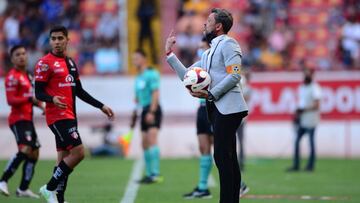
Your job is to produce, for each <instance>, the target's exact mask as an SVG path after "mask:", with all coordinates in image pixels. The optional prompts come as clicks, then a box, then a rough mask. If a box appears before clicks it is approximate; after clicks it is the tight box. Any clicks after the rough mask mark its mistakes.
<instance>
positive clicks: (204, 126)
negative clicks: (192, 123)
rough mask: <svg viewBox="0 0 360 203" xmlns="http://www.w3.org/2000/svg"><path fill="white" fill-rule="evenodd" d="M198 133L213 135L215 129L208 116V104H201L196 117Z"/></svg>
mask: <svg viewBox="0 0 360 203" xmlns="http://www.w3.org/2000/svg"><path fill="white" fill-rule="evenodd" d="M196 134H197V135H199V134H208V135H213V130H212V127H211V124H210V121H209V119H208V116H207V112H206V106H205V105H200V107H199V108H198V111H197V117H196Z"/></svg>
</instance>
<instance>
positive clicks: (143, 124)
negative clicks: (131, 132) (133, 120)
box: [141, 106, 162, 131]
mask: <svg viewBox="0 0 360 203" xmlns="http://www.w3.org/2000/svg"><path fill="white" fill-rule="evenodd" d="M149 109H150V106H146V107H144V108H143V111H142V113H141V131H147V130H148V129H149V128H151V127H157V128H160V126H161V120H162V111H161V107H160V106H158V108H157V110H156V112H155V113H154V115H155V120H154V122H153V123H147V122H146V120H145V117H146V114H147V113H148V112H149Z"/></svg>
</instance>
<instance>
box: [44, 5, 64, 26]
mask: <svg viewBox="0 0 360 203" xmlns="http://www.w3.org/2000/svg"><path fill="white" fill-rule="evenodd" d="M40 7H41V8H40V9H41V12H42V14H43V17H44V18H45V20H46V21H47V23H49V24H60V23H61V19H62V18H61V17H62V16H63V14H64V6H63V3H62V2H61V1H57V0H44V1H43V3H42V4H41V6H40Z"/></svg>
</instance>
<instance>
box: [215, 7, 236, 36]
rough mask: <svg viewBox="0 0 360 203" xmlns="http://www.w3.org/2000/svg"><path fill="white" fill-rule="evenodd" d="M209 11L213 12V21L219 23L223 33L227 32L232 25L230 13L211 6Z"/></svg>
mask: <svg viewBox="0 0 360 203" xmlns="http://www.w3.org/2000/svg"><path fill="white" fill-rule="evenodd" d="M211 13H215V22H216V23H221V24H222V26H223V30H224V33H225V34H227V33H228V32H229V30H230V29H231V27H232V25H233V17H232V15H231V13H230V12H229V11H227V10H225V9H222V8H213V9H212V10H211Z"/></svg>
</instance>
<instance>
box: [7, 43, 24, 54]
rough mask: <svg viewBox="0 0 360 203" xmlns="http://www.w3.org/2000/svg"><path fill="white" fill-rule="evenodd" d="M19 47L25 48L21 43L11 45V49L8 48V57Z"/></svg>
mask: <svg viewBox="0 0 360 203" xmlns="http://www.w3.org/2000/svg"><path fill="white" fill-rule="evenodd" d="M20 48H24V49H26V48H25V46H24V45H22V44H18V45H15V46H13V47H11V49H10V57H12V55H13V53H14V52H15V51H16V50H18V49H20Z"/></svg>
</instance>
